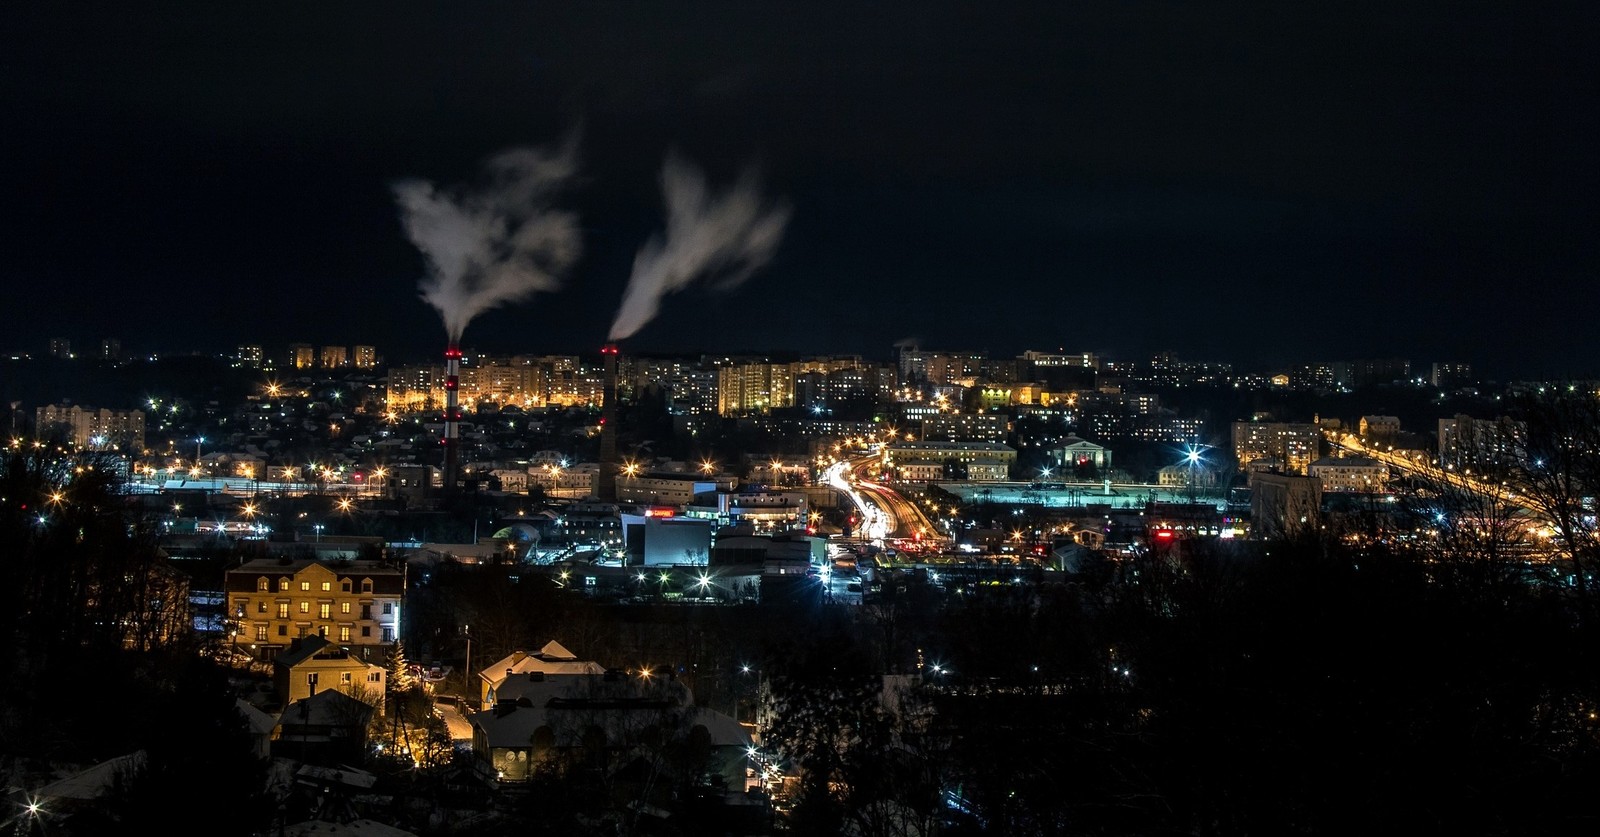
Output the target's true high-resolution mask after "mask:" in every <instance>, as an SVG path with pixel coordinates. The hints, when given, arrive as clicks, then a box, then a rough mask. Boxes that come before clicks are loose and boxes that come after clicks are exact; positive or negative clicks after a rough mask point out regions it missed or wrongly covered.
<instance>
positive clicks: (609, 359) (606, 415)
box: [595, 343, 617, 503]
mask: <svg viewBox="0 0 1600 837" xmlns="http://www.w3.org/2000/svg"><path fill="white" fill-rule="evenodd" d="M600 357H601V359H602V360H604V361H605V384H604V386H603V388H602V389H601V391H600V398H601V401H600V476H599V485H598V487H597V488H596V489H595V496H596V497H598V498H599V499H600V502H602V503H615V502H616V501H617V344H615V343H609V344H607V345H605V346H604V347H602V348H601V349H600Z"/></svg>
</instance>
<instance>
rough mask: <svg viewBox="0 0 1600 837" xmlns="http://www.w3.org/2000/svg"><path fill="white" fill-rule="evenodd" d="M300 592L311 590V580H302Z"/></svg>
mask: <svg viewBox="0 0 1600 837" xmlns="http://www.w3.org/2000/svg"><path fill="white" fill-rule="evenodd" d="M300 592H302V593H309V592H311V582H309V581H302V582H300Z"/></svg>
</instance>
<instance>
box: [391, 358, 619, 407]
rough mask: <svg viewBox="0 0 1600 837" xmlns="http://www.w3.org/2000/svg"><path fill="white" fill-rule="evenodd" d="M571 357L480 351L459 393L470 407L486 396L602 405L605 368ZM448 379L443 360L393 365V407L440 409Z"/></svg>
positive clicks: (465, 369) (522, 402) (498, 400)
mask: <svg viewBox="0 0 1600 837" xmlns="http://www.w3.org/2000/svg"><path fill="white" fill-rule="evenodd" d="M569 360H570V359H569V358H568V357H567V356H564V355H556V356H548V357H520V356H519V357H509V358H507V357H492V356H488V355H479V356H477V357H476V358H475V360H474V362H473V363H471V364H463V365H462V367H461V372H460V375H459V378H458V381H457V398H458V399H459V401H460V402H461V404H462V405H464V406H467V407H469V408H470V406H471V405H475V404H477V403H478V402H480V401H488V402H493V403H495V404H501V405H515V406H518V407H523V408H529V407H544V406H547V405H551V404H560V405H562V406H596V405H599V403H600V401H601V397H602V390H603V384H604V381H603V380H602V378H603V373H602V372H601V371H600V370H593V369H582V368H577V367H575V366H574V365H573V364H572V363H570V362H569ZM444 383H445V371H444V366H443V365H424V366H396V367H392V368H390V369H389V375H388V392H387V406H388V409H390V410H392V411H395V412H400V413H405V412H417V411H427V410H436V409H440V408H442V407H443V406H444V402H445V388H444Z"/></svg>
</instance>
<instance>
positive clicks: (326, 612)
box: [317, 603, 333, 619]
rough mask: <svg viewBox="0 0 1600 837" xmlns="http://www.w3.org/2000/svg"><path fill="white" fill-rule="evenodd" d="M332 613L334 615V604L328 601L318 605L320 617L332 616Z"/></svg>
mask: <svg viewBox="0 0 1600 837" xmlns="http://www.w3.org/2000/svg"><path fill="white" fill-rule="evenodd" d="M332 615H333V605H331V604H327V603H323V604H320V605H317V616H318V617H320V618H322V619H327V618H329V617H331V616H332Z"/></svg>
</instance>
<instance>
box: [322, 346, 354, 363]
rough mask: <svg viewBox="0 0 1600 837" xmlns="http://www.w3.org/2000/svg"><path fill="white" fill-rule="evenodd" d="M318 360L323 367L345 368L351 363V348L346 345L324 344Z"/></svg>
mask: <svg viewBox="0 0 1600 837" xmlns="http://www.w3.org/2000/svg"><path fill="white" fill-rule="evenodd" d="M318 360H319V365H320V366H321V367H322V368H323V369H343V368H344V367H346V366H349V365H350V350H349V349H348V348H346V347H344V346H323V347H322V351H321V353H320V354H319V357H318Z"/></svg>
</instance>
